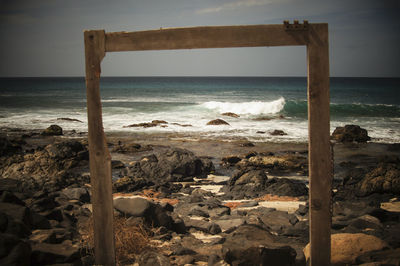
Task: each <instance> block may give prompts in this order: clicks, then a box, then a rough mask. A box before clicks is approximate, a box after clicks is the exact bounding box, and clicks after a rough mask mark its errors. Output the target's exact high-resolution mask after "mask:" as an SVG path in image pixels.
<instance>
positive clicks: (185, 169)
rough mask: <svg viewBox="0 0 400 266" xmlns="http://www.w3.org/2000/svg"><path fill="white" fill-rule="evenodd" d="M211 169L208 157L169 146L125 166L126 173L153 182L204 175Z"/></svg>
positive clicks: (212, 167)
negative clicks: (201, 156)
mask: <svg viewBox="0 0 400 266" xmlns="http://www.w3.org/2000/svg"><path fill="white" fill-rule="evenodd" d="M213 170H214V165H213V164H212V162H211V161H210V160H209V159H203V158H199V157H197V156H195V155H194V153H193V152H191V151H188V150H184V149H178V148H170V149H168V150H165V151H161V152H158V153H156V154H152V155H149V156H145V157H143V158H142V159H141V160H140V161H138V162H136V163H134V164H133V165H132V166H130V167H128V168H127V171H126V175H127V176H133V177H136V178H144V179H146V180H151V181H153V182H166V181H184V180H185V179H186V178H192V177H204V176H206V175H207V174H209V173H210V172H211V171H213Z"/></svg>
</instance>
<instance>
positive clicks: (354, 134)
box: [332, 125, 371, 142]
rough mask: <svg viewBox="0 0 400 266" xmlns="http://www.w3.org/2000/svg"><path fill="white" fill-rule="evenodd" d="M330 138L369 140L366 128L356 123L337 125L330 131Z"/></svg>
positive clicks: (346, 140)
mask: <svg viewBox="0 0 400 266" xmlns="http://www.w3.org/2000/svg"><path fill="white" fill-rule="evenodd" d="M332 139H333V140H336V141H339V142H353V141H355V142H367V141H369V140H371V138H370V137H369V136H368V132H367V130H365V129H363V128H361V127H360V126H357V125H345V126H344V127H337V128H336V129H335V130H334V131H333V133H332Z"/></svg>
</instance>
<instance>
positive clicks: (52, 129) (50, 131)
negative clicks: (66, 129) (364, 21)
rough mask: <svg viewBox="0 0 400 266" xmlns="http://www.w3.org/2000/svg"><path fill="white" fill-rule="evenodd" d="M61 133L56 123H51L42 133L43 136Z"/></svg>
mask: <svg viewBox="0 0 400 266" xmlns="http://www.w3.org/2000/svg"><path fill="white" fill-rule="evenodd" d="M62 134H63V130H62V128H61V127H60V126H58V125H51V126H49V127H48V128H46V129H45V130H43V132H42V135H43V136H59V135H62Z"/></svg>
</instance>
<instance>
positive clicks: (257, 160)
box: [237, 154, 308, 174]
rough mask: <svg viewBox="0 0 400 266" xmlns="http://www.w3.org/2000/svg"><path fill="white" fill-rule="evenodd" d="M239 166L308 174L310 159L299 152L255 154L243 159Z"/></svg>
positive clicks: (241, 167)
mask: <svg viewBox="0 0 400 266" xmlns="http://www.w3.org/2000/svg"><path fill="white" fill-rule="evenodd" d="M237 167H238V168H239V169H248V168H253V169H254V168H257V169H268V171H270V172H271V171H273V172H274V173H278V174H279V173H281V172H284V173H286V172H290V173H293V172H297V173H301V174H307V171H308V161H307V157H306V156H302V155H297V154H284V155H279V156H274V155H273V154H272V155H261V154H259V155H255V156H252V157H249V158H248V159H243V160H241V161H240V162H239V163H238V164H237Z"/></svg>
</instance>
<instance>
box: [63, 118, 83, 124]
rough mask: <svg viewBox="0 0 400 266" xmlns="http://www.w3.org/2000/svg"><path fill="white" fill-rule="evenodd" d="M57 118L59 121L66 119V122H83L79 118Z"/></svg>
mask: <svg viewBox="0 0 400 266" xmlns="http://www.w3.org/2000/svg"><path fill="white" fill-rule="evenodd" d="M57 120H60V121H68V122H79V123H83V122H82V121H81V120H79V119H75V118H68V117H60V118H57Z"/></svg>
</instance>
